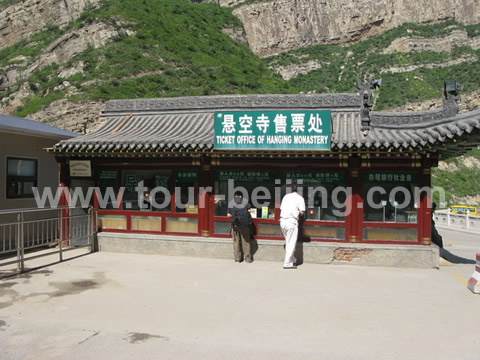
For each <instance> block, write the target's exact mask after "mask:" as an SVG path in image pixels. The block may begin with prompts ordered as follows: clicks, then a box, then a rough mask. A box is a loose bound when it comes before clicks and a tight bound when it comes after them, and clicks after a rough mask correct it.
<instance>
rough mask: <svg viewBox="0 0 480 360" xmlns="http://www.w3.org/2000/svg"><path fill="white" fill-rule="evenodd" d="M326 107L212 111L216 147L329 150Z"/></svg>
mask: <svg viewBox="0 0 480 360" xmlns="http://www.w3.org/2000/svg"><path fill="white" fill-rule="evenodd" d="M330 126H331V125H330V111H328V110H318V111H312V110H296V111H228V112H216V113H215V149H217V150H324V151H325V150H330V134H331V127H330Z"/></svg>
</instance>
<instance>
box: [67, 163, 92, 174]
mask: <svg viewBox="0 0 480 360" xmlns="http://www.w3.org/2000/svg"><path fill="white" fill-rule="evenodd" d="M70 176H76V177H91V176H92V166H91V164H90V160H70Z"/></svg>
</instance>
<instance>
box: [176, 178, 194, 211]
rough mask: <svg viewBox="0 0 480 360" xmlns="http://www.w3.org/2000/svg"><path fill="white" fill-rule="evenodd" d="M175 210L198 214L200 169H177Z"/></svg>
mask: <svg viewBox="0 0 480 360" xmlns="http://www.w3.org/2000/svg"><path fill="white" fill-rule="evenodd" d="M175 212H176V213H187V214H198V171H196V170H178V171H176V175H175Z"/></svg>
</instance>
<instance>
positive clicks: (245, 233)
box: [232, 225, 252, 262]
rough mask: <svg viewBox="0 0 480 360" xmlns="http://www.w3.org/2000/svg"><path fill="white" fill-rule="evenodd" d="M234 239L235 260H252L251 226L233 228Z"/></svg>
mask: <svg viewBox="0 0 480 360" xmlns="http://www.w3.org/2000/svg"><path fill="white" fill-rule="evenodd" d="M232 238H233V258H234V259H235V260H236V261H241V260H242V257H243V258H244V259H245V261H247V262H249V261H251V260H252V254H251V252H250V226H235V225H234V226H232Z"/></svg>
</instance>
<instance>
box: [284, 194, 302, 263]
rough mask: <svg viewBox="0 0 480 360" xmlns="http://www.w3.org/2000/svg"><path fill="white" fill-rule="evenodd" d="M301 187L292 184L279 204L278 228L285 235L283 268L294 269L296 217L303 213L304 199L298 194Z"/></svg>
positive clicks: (296, 232) (296, 234)
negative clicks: (290, 190) (290, 189)
mask: <svg viewBox="0 0 480 360" xmlns="http://www.w3.org/2000/svg"><path fill="white" fill-rule="evenodd" d="M300 191H301V188H300V187H299V186H297V185H293V188H292V192H291V193H289V194H287V195H285V196H284V197H283V199H282V203H281V205H280V228H281V229H282V233H283V236H285V262H284V263H283V268H284V269H296V268H297V266H296V265H295V263H296V262H297V259H296V258H295V248H296V246H297V238H298V218H299V216H303V215H304V214H305V201H304V199H303V196H302V195H300V194H299V192H300Z"/></svg>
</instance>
